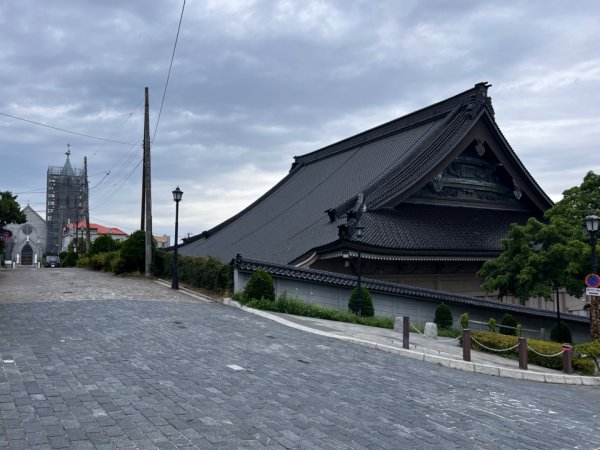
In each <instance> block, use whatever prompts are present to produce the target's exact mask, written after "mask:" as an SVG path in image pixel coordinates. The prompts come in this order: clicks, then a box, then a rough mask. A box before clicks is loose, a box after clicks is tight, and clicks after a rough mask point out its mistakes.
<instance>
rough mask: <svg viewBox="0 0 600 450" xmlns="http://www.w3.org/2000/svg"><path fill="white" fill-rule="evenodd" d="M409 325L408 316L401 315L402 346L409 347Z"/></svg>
mask: <svg viewBox="0 0 600 450" xmlns="http://www.w3.org/2000/svg"><path fill="white" fill-rule="evenodd" d="M409 327H410V318H409V317H408V316H402V348H409V347H410V346H409V342H408V340H409V334H408V333H409V332H410V330H409Z"/></svg>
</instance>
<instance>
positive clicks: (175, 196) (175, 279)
mask: <svg viewBox="0 0 600 450" xmlns="http://www.w3.org/2000/svg"><path fill="white" fill-rule="evenodd" d="M181 197H183V191H182V190H181V189H179V186H177V188H175V190H174V191H173V201H175V246H174V247H173V281H172V282H171V289H179V277H178V276H177V267H178V261H177V247H178V244H177V242H178V236H177V233H178V231H179V202H180V201H181Z"/></svg>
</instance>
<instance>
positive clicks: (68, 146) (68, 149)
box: [65, 144, 71, 159]
mask: <svg viewBox="0 0 600 450" xmlns="http://www.w3.org/2000/svg"><path fill="white" fill-rule="evenodd" d="M65 155H67V159H69V156H70V155H71V144H67V151H66V152H65Z"/></svg>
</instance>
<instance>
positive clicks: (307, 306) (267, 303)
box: [234, 294, 394, 329]
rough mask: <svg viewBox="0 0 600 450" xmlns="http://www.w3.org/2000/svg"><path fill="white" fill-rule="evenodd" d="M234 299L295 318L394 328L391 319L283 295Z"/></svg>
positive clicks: (235, 296) (240, 296) (238, 296)
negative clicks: (361, 314)
mask: <svg viewBox="0 0 600 450" xmlns="http://www.w3.org/2000/svg"><path fill="white" fill-rule="evenodd" d="M234 298H235V299H237V300H238V301H240V302H241V303H242V304H243V305H245V306H247V307H249V308H254V309H262V310H264V311H274V312H281V313H285V314H293V315H296V316H304V317H314V318H318V319H326V320H335V321H337V322H346V323H356V324H359V325H369V326H372V327H379V328H389V329H393V328H394V319H392V318H391V317H378V316H373V317H362V316H357V315H356V314H354V313H353V312H345V311H338V310H337V309H333V308H327V307H325V306H321V305H313V304H311V303H306V302H303V301H302V300H299V299H296V298H287V296H285V295H281V296H280V297H279V298H278V299H277V300H276V301H272V300H266V299H262V300H246V299H245V298H244V296H243V295H237V294H236V295H234Z"/></svg>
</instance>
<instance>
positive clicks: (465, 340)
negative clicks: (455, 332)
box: [462, 328, 471, 361]
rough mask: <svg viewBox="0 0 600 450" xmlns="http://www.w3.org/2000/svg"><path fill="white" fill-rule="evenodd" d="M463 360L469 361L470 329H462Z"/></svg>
mask: <svg viewBox="0 0 600 450" xmlns="http://www.w3.org/2000/svg"><path fill="white" fill-rule="evenodd" d="M462 344H463V361H471V330H470V329H468V328H464V329H463V343H462Z"/></svg>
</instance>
